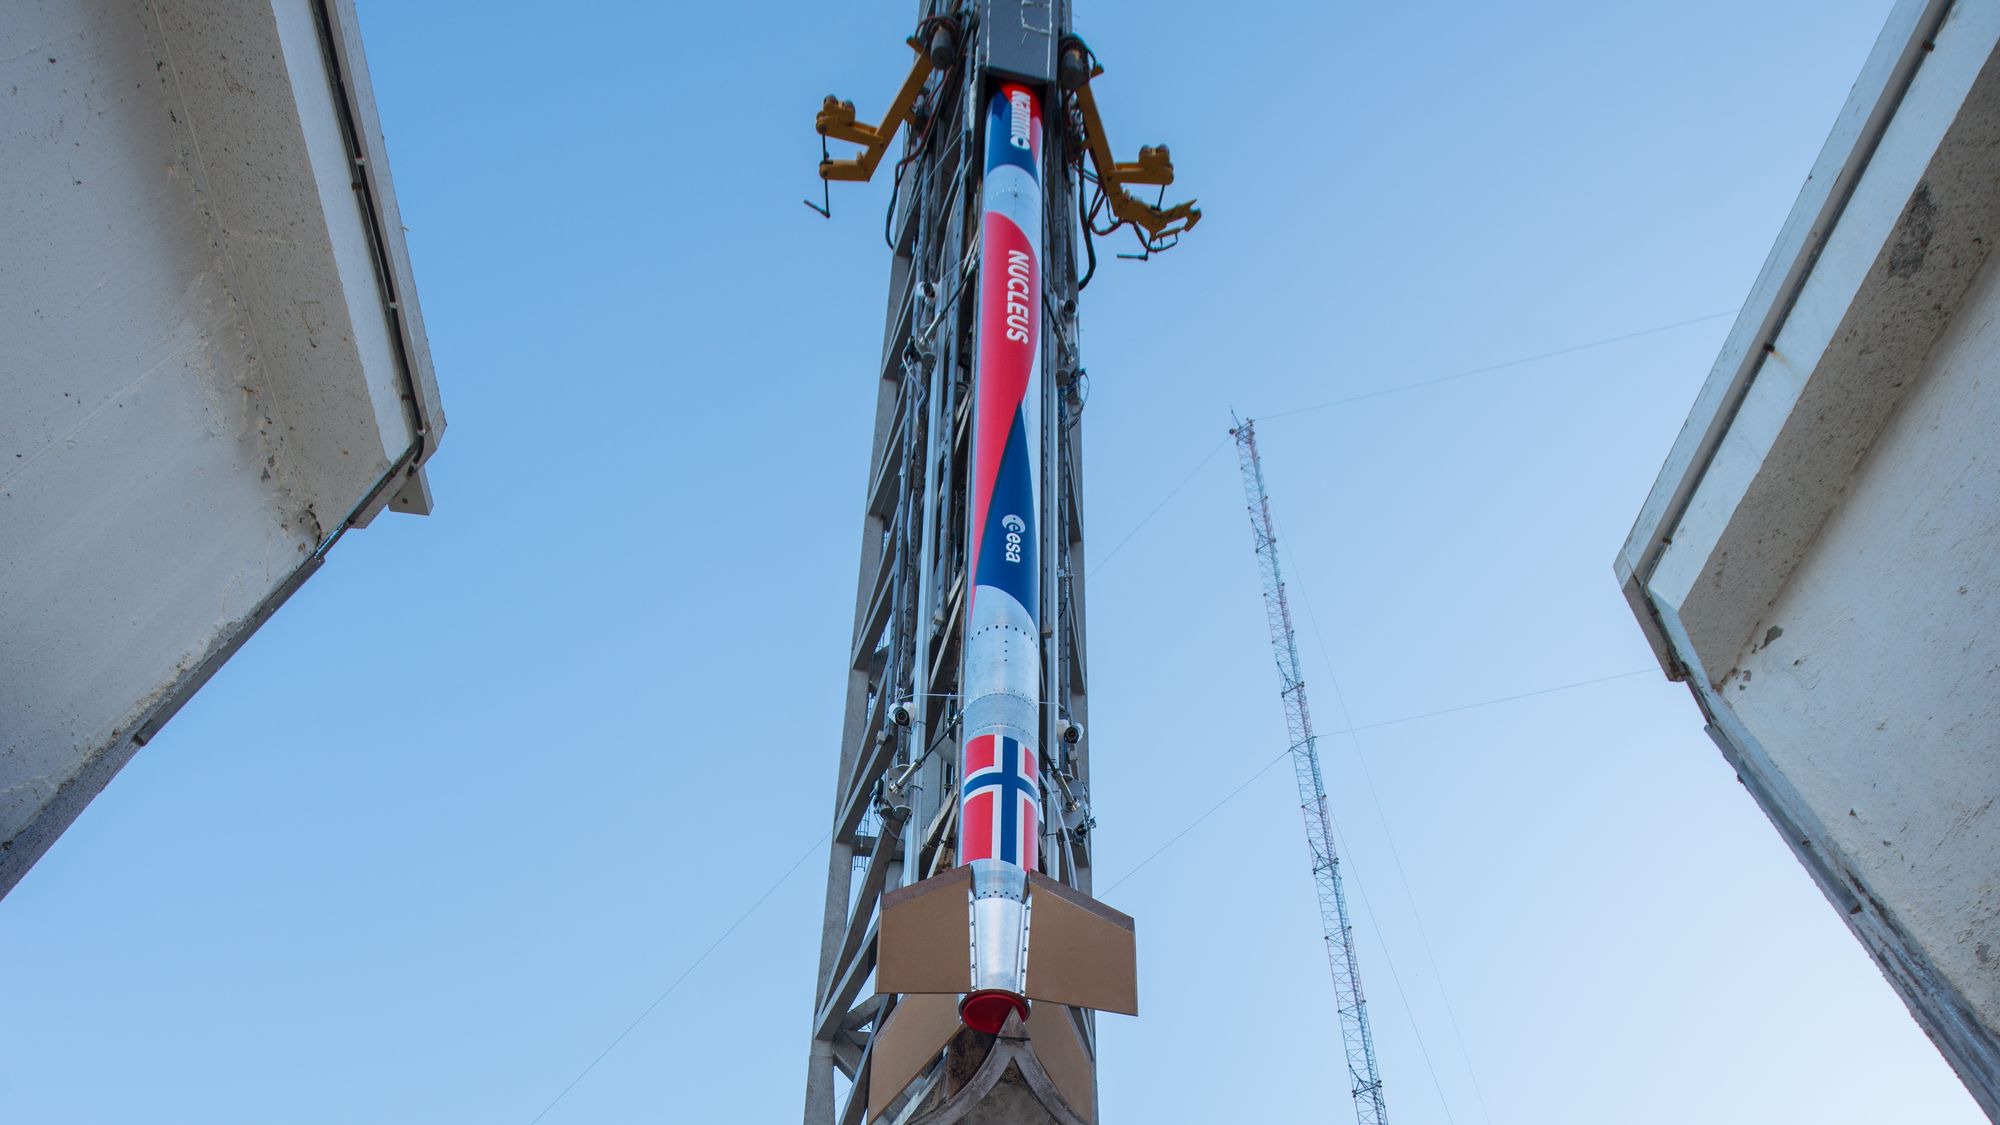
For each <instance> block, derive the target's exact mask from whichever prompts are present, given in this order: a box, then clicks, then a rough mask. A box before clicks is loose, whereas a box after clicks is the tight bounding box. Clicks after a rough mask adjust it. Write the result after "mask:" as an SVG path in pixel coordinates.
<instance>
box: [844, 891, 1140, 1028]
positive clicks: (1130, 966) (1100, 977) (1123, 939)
mask: <svg viewBox="0 0 2000 1125" xmlns="http://www.w3.org/2000/svg"><path fill="white" fill-rule="evenodd" d="M919 885H920V886H921V885H922V884H919ZM1028 896H1029V906H1028V910H1029V914H1028V917H1029V919H1030V922H1029V931H1028V932H1029V941H1028V983H1027V988H1026V989H1025V991H1026V993H1027V996H1028V999H1030V1000H1052V1001H1054V1002H1055V1003H1058V1004H1068V1005H1070V1006H1071V1007H1074V1008H1096V1009H1098V1010H1099V1011H1104V1012H1120V1013H1123V1014H1125V1015H1128V1016H1136V1015H1138V1014H1139V967H1138V945H1137V941H1136V939H1135V937H1134V935H1133V927H1132V917H1131V915H1129V914H1122V913H1120V912H1118V911H1116V910H1113V909H1111V908H1110V907H1108V906H1106V905H1104V904H1103V903H1101V902H1099V901H1097V900H1096V899H1094V898H1091V897H1090V896H1089V895H1086V894H1084V893H1083V892H1082V891H1079V890H1076V889H1075V888H1073V887H1068V886H1065V885H1063V884H1062V883H1059V882H1057V881H1055V880H1054V879H1051V878H1049V877H1048V876H1046V875H1042V874H1039V873H1037V872H1033V871H1030V872H1029V873H1028ZM883 932H884V933H885V934H886V933H887V929H886V921H885V928H884V931H883ZM877 971H878V972H879V971H880V970H877Z"/></svg>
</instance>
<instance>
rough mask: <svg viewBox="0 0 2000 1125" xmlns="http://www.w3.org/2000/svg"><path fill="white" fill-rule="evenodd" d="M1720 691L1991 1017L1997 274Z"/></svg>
mask: <svg viewBox="0 0 2000 1125" xmlns="http://www.w3.org/2000/svg"><path fill="white" fill-rule="evenodd" d="M1759 624H1760V626H1761V629H1760V630H1758V633H1757V636H1756V638H1755V639H1754V640H1753V641H1752V643H1751V645H1750V646H1749V647H1748V649H1747V650H1746V651H1744V652H1742V653H1741V654H1740V655H1739V656H1738V657H1737V659H1736V661H1735V662H1734V664H1735V667H1734V669H1733V670H1732V671H1730V672H1728V673H1726V674H1725V675H1724V676H1723V690H1724V692H1725V694H1726V697H1727V699H1728V702H1729V707H1730V708H1731V709H1732V710H1733V711H1735V713H1736V715H1737V716H1738V718H1739V719H1740V720H1741V721H1742V723H1743V724H1744V726H1746V727H1748V728H1749V729H1750V730H1751V731H1753V732H1755V733H1756V735H1757V738H1758V741H1759V742H1760V743H1761V744H1762V746H1763V750H1764V753H1765V755H1766V756H1767V757H1768V758H1769V759H1770V761H1771V763H1772V764H1773V765H1774V766H1776V767H1777V768H1778V769H1779V770H1780V771H1782V772H1783V773H1784V775H1785V777H1786V778H1787V779H1788V780H1789V781H1790V782H1791V786H1792V788H1793V790H1794V791H1795V792H1796V793H1797V794H1798V796H1799V799H1800V800H1802V801H1803V802H1805V804H1807V805H1809V806H1811V807H1813V808H1816V809H1819V810H1821V816H1822V820H1823V822H1824V823H1825V826H1826V829H1827V832H1828V835H1829V839H1830V842H1831V844H1832V845H1833V847H1834V848H1835V849H1837V850H1838V852H1839V853H1840V854H1843V855H1845V856H1846V857H1848V862H1849V865H1850V867H1851V868H1852V870H1853V872H1854V873H1855V874H1856V875H1857V876H1859V877H1860V879H1861V880H1862V882H1863V883H1864V884H1865V885H1866V886H1868V887H1869V888H1870V889H1871V891H1872V893H1873V894H1874V895H1875V897H1876V898H1877V899H1878V900H1879V902H1880V903H1881V904H1882V906H1881V909H1883V910H1884V911H1886V912H1888V913H1889V914H1890V915H1891V916H1892V917H1893V918H1894V920H1895V921H1896V923H1897V924H1898V926H1899V927H1900V928H1901V929H1902V930H1903V931H1905V932H1907V933H1910V934H1916V935H1922V937H1923V940H1924V944H1925V947H1926V951H1927V953H1928V955H1929V959H1930V961H1931V963H1932V965H1933V966H1935V968H1936V970H1937V972H1938V973H1939V975H1940V976H1941V977H1942V978H1943V980H1944V983H1945V984H1946V985H1947V986H1948V987H1949V988H1950V989H1951V990H1952V991H1953V992H1955V993H1957V994H1958V995H1959V996H1960V997H1962V998H1963V1001H1964V1003H1965V1004H1966V1006H1967V1007H1968V1008H1970V1009H1971V1011H1972V1012H1973V1013H1975V1014H1978V1015H1979V1016H1981V1017H1982V1018H1983V1019H1984V1020H1985V1021H1986V1022H1987V1023H1988V1024H1989V1025H1990V1024H1992V1023H1993V1022H1994V1020H1995V1017H2000V813H1996V812H1995V811H1994V802H1995V800H1996V798H2000V270H1996V269H1995V268H1994V267H1993V266H1991V265H1989V266H1988V267H1987V268H1986V269H1985V270H1984V271H1982V273H1981V275H1980V278H1979V281H1978V283H1977V284H1976V285H1975V287H1974V290H1973V293H1972V295H1971V296H1970V297H1969V298H1968V299H1967V301H1966V302H1965V303H1964V304H1963V305H1962V306H1961V307H1960V309H1959V312H1958V314H1957V316H1956V317H1955V318H1954V322H1953V325H1952V328H1951V331H1949V332H1948V333H1947V334H1946V336H1945V338H1944V340H1943V341H1942V342H1941V343H1940V345H1939V347H1938V348H1937V350H1936V352H1935V353H1933V355H1932V356H1931V358H1930V360H1929V362H1927V363H1926V364H1925V366H1924V370H1923V372H1922V373H1921V375H1920V376H1919V377H1918V379H1917V380H1916V382H1915V385H1914V386H1913V388H1912V390H1911V391H1910V393H1909V395H1908V396H1907V397H1906V398H1905V399H1904V401H1903V402H1902V403H1901V405H1900V406H1899V408H1898V410H1897V412H1896V415H1895V417H1893V418H1892V419H1890V421H1889V424H1888V425H1887V426H1885V427H1884V428H1883V429H1882V431H1881V432H1880V434H1879V435H1878V438H1877V441H1876V443H1875V446H1874V447H1873V448H1872V449H1870V450H1869V452H1868V454H1867V456H1866V457H1865V459H1864V460H1863V461H1862V463H1861V466H1860V468H1859V470H1858V471H1857V472H1856V473H1855V474H1854V475H1853V477H1852V478H1851V479H1850V480H1849V481H1848V483H1847V488H1846V495H1845V496H1844V498H1843V499H1842V502H1841V503H1840V505H1839V506H1838V507H1837V508H1836V509H1835V510H1834V512H1833V514H1832V515H1831V516H1830V517H1829V518H1828V520H1827V523H1826V526H1825V527H1824V529H1823V530H1822V531H1821V532H1820V535H1819V538H1818V539H1817V540H1815V541H1814V543H1813V545H1812V547H1811V549H1810V550H1809V551H1808V552H1807V553H1806V556H1805V558H1804V560H1803V562H1802V563H1801V564H1800V565H1799V567H1798V569H1797V570H1796V571H1795V572H1794V573H1793V575H1792V578H1791V581H1790V582H1789V583H1788V584H1787V585H1786V587H1785V589H1784V591H1783V592H1782V593H1781V594H1780V595H1779V596H1778V598H1777V599H1776V601H1775V602H1774V603H1773V604H1772V605H1771V607H1770V608H1769V609H1768V610H1767V611H1766V612H1765V614H1764V619H1763V620H1762V621H1760V622H1759Z"/></svg>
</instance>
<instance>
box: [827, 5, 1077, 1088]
mask: <svg viewBox="0 0 2000 1125" xmlns="http://www.w3.org/2000/svg"><path fill="white" fill-rule="evenodd" d="M1047 10H1048V12H1049V18H1050V19H1051V20H1054V21H1056V22H1055V26H1056V27H1057V28H1059V29H1062V30H1065V31H1066V30H1067V28H1068V27H1069V5H1068V3H1067V2H1065V0H1055V2H1054V3H1053V4H1052V5H1050V6H1049V8H1048V9H1047ZM961 11H962V9H961V8H960V6H959V5H958V4H956V3H951V2H939V0H929V2H927V3H925V4H923V5H922V10H921V12H920V15H921V16H922V17H923V18H924V19H925V20H927V21H928V20H938V19H947V18H954V17H956V16H957V15H959V14H960V13H961ZM974 34H976V31H974ZM971 53H972V49H971V45H970V44H968V45H967V47H966V49H965V50H963V51H961V56H964V55H970V54H971ZM977 81H978V75H977V73H976V68H975V67H973V66H971V65H968V64H967V63H966V62H964V61H962V60H961V61H960V62H958V63H956V64H954V65H952V66H949V67H944V68H941V69H939V70H938V71H936V72H935V73H933V74H932V75H930V77H929V78H928V79H927V81H926V82H925V84H924V87H923V91H922V93H921V94H920V95H919V97H918V100H917V110H916V113H915V114H914V115H913V117H912V119H911V124H910V128H909V130H908V131H907V133H906V138H907V139H906V141H905V143H904V146H903V152H902V154H901V157H900V159H899V160H898V162H897V164H896V166H895V169H894V181H895V189H894V190H895V198H894V200H893V203H892V205H891V211H890V216H889V222H888V235H889V239H890V242H891V245H892V246H893V248H894V251H895V258H894V264H893V266H892V269H891V272H890V282H889V304H888V325H887V329H886V331H885V334H884V338H883V347H882V360H881V365H880V369H879V386H878V389H877V397H876V404H877V405H876V422H875V438H874V452H873V456H872V458H871V461H870V471H869V477H868V486H867V493H866V501H865V513H864V515H863V518H862V527H861V542H862V546H861V567H860V579H859V583H858V586H857V589H856V595H855V617H854V633H853V643H852V649H851V651H850V659H849V663H848V693H847V704H846V718H845V722H844V724H843V727H842V734H841V741H840V761H839V767H838V773H837V776H836V781H835V798H834V808H833V842H832V855H831V856H830V858H829V860H828V866H827V884H826V907H825V914H824V918H823V924H822V931H821V946H820V962H819V976H818V985H817V988H816V992H815V1000H814V1005H813V1021H812V1031H811V1055H810V1059H809V1062H808V1066H807V1075H806V1099H805V1118H804V1120H805V1125H836V1123H838V1125H858V1123H859V1122H860V1121H861V1120H862V1118H863V1115H864V1113H865V1110H866V1107H867V1102H868V1099H867V1096H866V1095H867V1089H866V1077H865V1076H866V1074H867V1073H868V1070H867V1062H868V1055H869V1048H870V1044H871V1041H872V1037H873V1035H874V1032H875V1031H876V1030H877V1029H878V1028H880V1027H881V1025H882V1022H883V1020H884V1019H885V1018H886V1017H887V1016H888V1014H889V1012H890V1011H891V1009H892V1008H893V1006H894V1003H895V998H894V997H886V996H874V995H872V993H873V991H874V989H873V986H872V977H873V974H874V970H875V957H876V933H877V925H878V916H879V912H880V904H881V898H882V895H883V894H884V893H885V892H886V891H889V890H893V889H895V888H898V887H901V886H905V885H907V884H910V883H915V882H918V881H921V880H922V879H924V878H927V877H929V876H931V875H935V874H937V873H939V872H941V871H945V870H947V869H949V868H951V867H952V866H954V865H955V863H956V858H955V856H954V855H953V851H952V841H953V839H954V833H955V829H956V823H955V817H956V814H957V800H956V791H955V786H956V782H957V778H956V777H955V776H954V774H955V772H956V769H957V759H958V754H957V750H956V740H957V737H958V722H959V718H960V715H959V665H960V648H961V644H962V641H963V638H962V635H961V632H962V629H963V626H964V621H965V596H966V566H965V555H966V543H965V540H966V525H967V516H966V512H965V498H966V494H967V488H966V476H967V465H968V459H969V445H970V434H969V429H970V427H969V426H968V419H969V416H970V393H971V372H972V357H973V346H974V340H973V326H974V318H975V308H974V304H975V301H974V297H975V292H974V290H975V288H976V286H974V285H973V283H972V278H973V273H974V269H973V267H974V262H975V261H976V258H977V253H976V251H977V245H976V242H977V231H978V222H977V219H978V207H979V183H978V179H979V175H980V168H979V159H978V156H977V154H976V152H975V149H974V145H973V139H974V129H975V125H976V120H975V118H976V117H977V113H976V109H977V106H978V100H977V99H978V94H979V91H978V90H977V89H976V88H975V83H976V82H977ZM969 109H970V110H972V111H973V112H968V110H969ZM1070 112H1071V107H1069V106H1068V104H1067V103H1065V104H1064V107H1063V109H1062V110H1061V111H1058V112H1052V114H1051V127H1050V128H1049V129H1048V130H1047V133H1046V134H1045V140H1044V145H1045V156H1044V159H1045V168H1046V169H1047V170H1048V172H1047V173H1046V174H1045V176H1044V183H1045V184H1046V189H1045V190H1046V193H1047V194H1046V196H1045V209H1046V214H1047V215H1048V216H1049V221H1048V223H1047V230H1046V234H1045V246H1044V257H1043V261H1044V262H1045V263H1046V268H1045V270H1044V279H1045V286H1046V290H1045V292H1044V294H1043V296H1044V301H1045V308H1046V309H1047V310H1048V311H1047V315H1046V316H1045V317H1044V328H1043V340H1042V351H1041V354H1042V356H1043V357H1044V358H1043V372H1042V387H1043V396H1042V398H1043V401H1042V404H1041V408H1042V432H1043V433H1044V434H1045V435H1049V437H1048V438H1047V439H1046V440H1045V441H1044V442H1043V450H1042V454H1041V455H1042V469H1041V472H1042V476H1041V479H1042V480H1043V481H1045V482H1048V484H1047V486H1046V487H1045V488H1044V489H1043V499H1042V505H1043V511H1042V513H1041V521H1040V526H1041V527H1042V528H1044V529H1047V531H1046V535H1047V541H1046V542H1045V543H1044V545H1043V550H1042V552H1041V559H1042V566H1043V574H1042V580H1041V584H1040V589H1041V591H1042V593H1041V597H1042V601H1043V605H1042V607H1041V620H1042V621H1043V622H1044V623H1045V624H1044V626H1043V636H1042V648H1043V653H1042V660H1043V669H1044V672H1043V675H1044V680H1043V692H1042V698H1043V700H1044V703H1045V706H1044V707H1043V715H1042V720H1043V732H1042V739H1041V744H1042V746H1043V747H1044V751H1043V760H1042V768H1041V777H1042V782H1043V788H1044V792H1043V808H1044V810H1045V813H1044V819H1043V834H1042V838H1041V847H1040V854H1041V857H1042V860H1041V863H1042V868H1043V871H1044V873H1045V874H1047V875H1049V876H1051V877H1053V878H1056V879H1060V880H1062V881H1063V882H1065V883H1068V884H1069V885H1071V886H1074V887H1077V888H1078V889H1080V890H1082V891H1084V892H1085V893H1088V892H1089V890H1090V886H1091V853H1090V848H1089V834H1090V829H1091V827H1092V824H1093V821H1092V819H1091V816H1090V806H1089V801H1088V792H1089V783H1090V750H1089V741H1088V736H1087V735H1086V736H1084V738H1083V739H1082V740H1081V741H1079V742H1078V743H1075V744H1066V743H1065V742H1064V741H1063V739H1062V737H1061V732H1062V728H1063V726H1064V725H1065V723H1066V720H1068V721H1074V722H1075V723H1077V724H1085V723H1086V714H1085V712H1086V703H1085V686H1086V685H1085V677H1084V626H1083V513H1082V509H1081V507H1080V505H1079V503H1078V500H1079V497H1080V495H1081V483H1080V481H1079V479H1078V466H1079V464H1080V453H1081V447H1080V434H1079V431H1078V427H1077V422H1078V419H1079V416H1080V414H1081V411H1082V405H1083V399H1082V395H1083V379H1082V370H1081V366H1080V363H1079V358H1078V354H1077V347H1076V341H1077V321H1076V295H1077V288H1078V285H1077V274H1078V263H1077V234H1076V228H1075V221H1076V218H1075V217H1076V215H1077V207H1076V189H1077V187H1078V172H1077V169H1078V160H1079V158H1080V155H1081V154H1080V152H1079V151H1078V150H1077V146H1076V144H1075V143H1074V135H1075V130H1074V127H1073V123H1072V121H1071V118H1070V116H1069V115H1070ZM899 706H900V707H905V708H906V711H905V716H904V717H905V718H906V719H907V723H906V724H905V723H901V722H898V721H897V720H896V718H895V717H894V713H895V712H896V711H897V710H898V709H899ZM1084 729H1087V727H1085V728H1084ZM1079 1018H1080V1021H1081V1023H1082V1032H1083V1034H1084V1037H1085V1040H1086V1042H1087V1043H1089V1044H1090V1045H1091V1049H1092V1051H1093V1053H1094V1050H1095V1034H1094V1032H1095V1025H1094V1021H1093V1019H1092V1018H1091V1017H1090V1016H1089V1015H1088V1014H1084V1015H1082V1016H1080V1017H1079ZM950 1063H951V1058H950V1053H949V1052H947V1053H946V1054H945V1056H943V1057H942V1058H940V1060H939V1061H938V1063H937V1065H935V1066H934V1067H933V1068H932V1070H931V1072H930V1084H929V1085H928V1086H927V1084H926V1082H925V1081H924V1080H919V1082H918V1083H916V1084H915V1085H914V1086H913V1087H912V1094H911V1096H910V1097H908V1098H907V1099H905V1101H904V1102H902V1103H898V1105H897V1106H895V1107H892V1109H891V1111H890V1112H889V1114H888V1115H887V1116H886V1118H885V1120H888V1121H896V1120H901V1119H905V1118H907V1117H909V1116H910V1115H911V1114H912V1113H913V1112H915V1110H916V1108H917V1106H918V1105H919V1103H922V1102H923V1101H924V1100H925V1099H926V1096H927V1094H928V1092H929V1090H930V1089H931V1088H932V1087H935V1086H937V1085H938V1084H939V1080H940V1079H941V1077H942V1075H943V1074H944V1073H945V1072H946V1070H947V1069H948V1068H949V1066H950ZM843 1095H844V1097H843Z"/></svg>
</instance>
